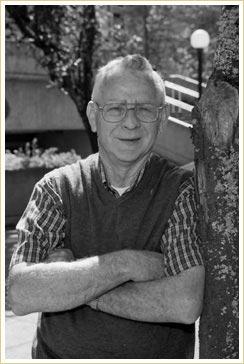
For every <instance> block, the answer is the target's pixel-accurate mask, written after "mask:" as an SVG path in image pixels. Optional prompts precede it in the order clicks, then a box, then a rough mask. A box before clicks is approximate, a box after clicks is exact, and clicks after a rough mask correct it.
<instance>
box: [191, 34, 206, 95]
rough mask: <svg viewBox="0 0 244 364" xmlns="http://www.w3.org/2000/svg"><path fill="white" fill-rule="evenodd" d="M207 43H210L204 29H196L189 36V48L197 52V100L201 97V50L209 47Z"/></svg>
mask: <svg viewBox="0 0 244 364" xmlns="http://www.w3.org/2000/svg"><path fill="white" fill-rule="evenodd" d="M209 42H210V37H209V34H208V32H206V30H204V29H197V30H195V31H194V32H193V33H192V35H191V46H192V47H193V48H195V49H196V50H197V58H198V92H199V99H200V97H201V95H202V63H203V49H204V48H207V46H208V45H209Z"/></svg>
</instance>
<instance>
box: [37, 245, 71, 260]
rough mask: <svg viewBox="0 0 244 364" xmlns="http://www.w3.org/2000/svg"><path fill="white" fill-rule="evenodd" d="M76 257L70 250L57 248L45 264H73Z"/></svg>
mask: <svg viewBox="0 0 244 364" xmlns="http://www.w3.org/2000/svg"><path fill="white" fill-rule="evenodd" d="M73 260H75V257H74V255H73V253H72V251H71V250H70V249H62V248H57V249H54V250H52V251H51V252H50V253H49V255H48V257H47V259H45V260H44V262H43V263H51V262H72V261H73Z"/></svg>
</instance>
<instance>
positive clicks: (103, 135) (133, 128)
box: [91, 74, 162, 164]
mask: <svg viewBox="0 0 244 364" xmlns="http://www.w3.org/2000/svg"><path fill="white" fill-rule="evenodd" d="M95 101H96V102H97V103H98V105H99V106H104V105H105V104H106V103H111V102H115V103H118V102H125V101H126V102H127V103H128V104H130V103H150V104H154V105H157V106H161V104H160V101H159V98H158V96H157V94H156V89H155V87H154V85H153V84H152V83H151V82H150V81H148V80H146V79H144V78H138V77H136V76H133V75H131V74H125V75H123V77H121V76H114V77H112V78H110V79H109V81H108V83H107V84H106V87H103V88H102V90H101V92H100V95H99V97H98V98H97V99H96V100H95ZM161 119H162V118H161V113H160V114H159V118H158V120H157V121H156V122H153V123H143V122H141V121H140V120H138V119H137V117H136V115H135V110H134V109H132V110H128V112H127V115H126V117H125V118H124V119H123V120H122V121H121V122H118V123H115V124H112V123H108V122H106V121H105V120H104V119H103V116H102V113H101V112H100V111H98V110H97V111H96V114H95V122H94V123H91V126H92V129H93V131H96V132H97V135H98V144H99V151H100V153H101V155H102V156H103V157H105V158H106V159H108V160H110V161H113V162H117V163H126V164H133V163H135V162H137V161H139V160H141V159H143V158H144V157H146V156H147V155H148V154H149V153H150V152H151V150H152V147H153V145H154V143H155V140H156V137H157V134H158V130H159V127H160V123H161Z"/></svg>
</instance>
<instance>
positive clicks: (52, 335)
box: [33, 154, 194, 359]
mask: <svg viewBox="0 0 244 364" xmlns="http://www.w3.org/2000/svg"><path fill="white" fill-rule="evenodd" d="M49 175H50V177H51V178H52V179H53V180H54V181H55V183H56V185H57V187H58V188H59V189H60V193H61V195H62V199H63V202H64V211H65V215H66V219H67V223H66V239H65V247H66V248H69V249H71V250H72V251H73V254H74V256H75V257H76V258H77V259H78V258H83V257H89V256H93V255H101V254H106V253H109V252H112V251H116V250H121V249H127V248H128V249H139V250H143V249H145V250H153V251H157V252H160V251H161V250H160V240H161V237H162V234H163V232H164V229H165V227H166V224H167V221H168V219H169V217H170V215H171V213H172V209H173V207H174V202H175V199H176V198H177V195H178V190H179V186H180V184H181V183H182V182H183V180H184V179H185V178H187V177H188V176H189V172H186V171H183V170H181V169H179V168H177V167H175V166H173V165H171V164H169V163H168V162H167V161H166V160H165V159H162V158H160V157H158V156H156V155H154V156H153V157H152V158H151V161H150V163H149V165H148V166H147V167H146V169H145V172H144V174H143V177H142V179H141V180H140V182H139V183H138V185H137V186H136V187H135V188H134V189H133V190H132V191H130V192H128V193H126V194H125V195H122V196H121V197H119V198H115V197H114V196H113V195H112V194H111V193H109V192H108V191H107V190H106V189H105V188H104V186H103V184H102V180H101V176H100V173H99V169H98V155H97V154H95V155H92V156H90V157H88V158H87V159H86V160H82V161H80V162H77V163H75V164H73V165H70V166H66V167H63V168H60V169H57V170H55V171H53V172H51V173H50V174H49ZM193 341H194V325H181V324H163V323H162V324H161V323H146V322H138V321H134V320H129V319H124V318H120V317H117V316H113V315H109V314H106V313H103V312H99V311H95V310H92V309H91V308H89V307H88V306H86V305H82V306H79V307H77V308H75V309H72V310H69V311H63V312H58V313H43V314H42V317H41V320H40V322H39V325H38V329H37V340H36V342H35V347H34V348H35V350H34V351H33V353H34V354H33V356H34V358H40V359H41V358H53V359H54V358H63V359H72V358H74V359H82V358H83V359H106V358H111V359H119V358H120V359H134V358H138V359H148V358H150V359H152V358H154V359H162V358H167V359H169V358H177V359H179V358H189V357H192V350H193Z"/></svg>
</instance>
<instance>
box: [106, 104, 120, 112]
mask: <svg viewBox="0 0 244 364" xmlns="http://www.w3.org/2000/svg"><path fill="white" fill-rule="evenodd" d="M107 112H109V113H110V114H121V113H122V112H123V107H122V106H120V105H117V106H109V107H108V108H107Z"/></svg>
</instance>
